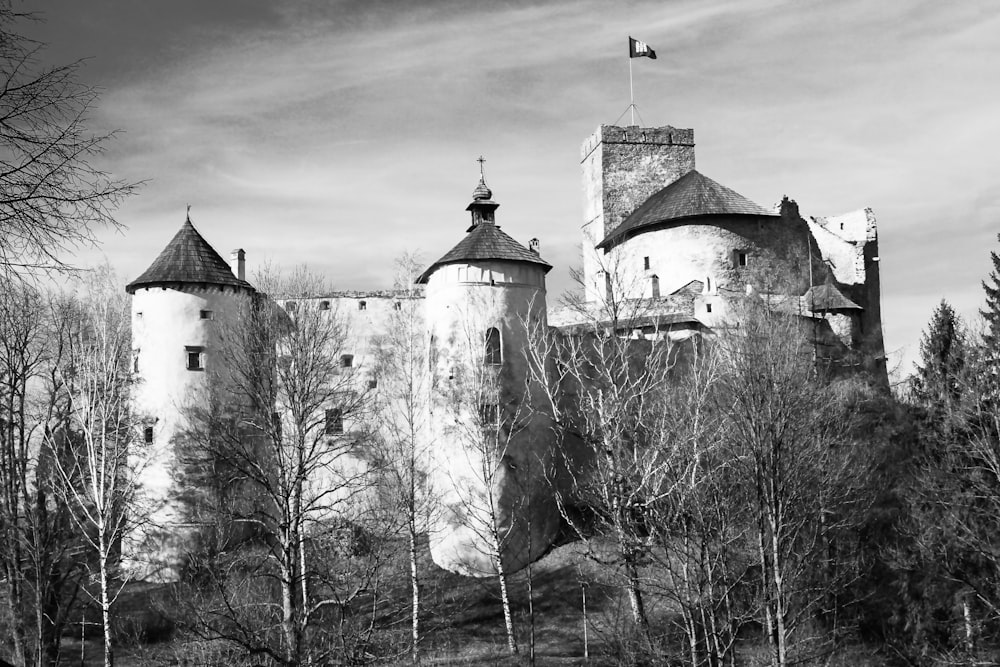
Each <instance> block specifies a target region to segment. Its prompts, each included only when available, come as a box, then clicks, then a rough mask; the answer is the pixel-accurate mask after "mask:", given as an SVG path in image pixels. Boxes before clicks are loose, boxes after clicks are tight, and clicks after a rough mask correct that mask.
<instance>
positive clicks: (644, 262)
mask: <svg viewBox="0 0 1000 667" xmlns="http://www.w3.org/2000/svg"><path fill="white" fill-rule="evenodd" d="M642 268H644V269H645V270H646V271H649V257H643V258H642Z"/></svg>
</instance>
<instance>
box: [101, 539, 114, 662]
mask: <svg viewBox="0 0 1000 667" xmlns="http://www.w3.org/2000/svg"><path fill="white" fill-rule="evenodd" d="M98 558H99V560H100V562H99V563H98V567H99V568H100V576H101V624H102V625H103V626H104V667H115V651H114V645H113V644H112V641H111V596H110V594H109V591H108V589H109V586H110V582H109V581H108V563H109V562H111V554H110V553H108V544H107V538H106V537H105V535H104V527H103V526H98Z"/></svg>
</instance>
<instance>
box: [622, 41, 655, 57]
mask: <svg viewBox="0 0 1000 667" xmlns="http://www.w3.org/2000/svg"><path fill="white" fill-rule="evenodd" d="M628 57H629V58H642V57H646V58H652V59H653V60H656V51H654V50H653V49H651V48H649V44H647V43H646V42H640V41H639V40H638V39H633V38H632V37H629V38H628Z"/></svg>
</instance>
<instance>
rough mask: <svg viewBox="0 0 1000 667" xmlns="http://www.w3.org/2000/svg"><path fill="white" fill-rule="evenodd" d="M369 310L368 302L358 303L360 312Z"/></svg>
mask: <svg viewBox="0 0 1000 667" xmlns="http://www.w3.org/2000/svg"><path fill="white" fill-rule="evenodd" d="M367 309H368V302H367V301H358V310H367Z"/></svg>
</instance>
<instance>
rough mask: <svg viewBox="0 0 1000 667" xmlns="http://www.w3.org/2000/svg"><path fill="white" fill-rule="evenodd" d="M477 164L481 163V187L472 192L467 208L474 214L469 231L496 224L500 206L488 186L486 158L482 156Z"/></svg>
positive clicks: (478, 186) (477, 160)
mask: <svg viewBox="0 0 1000 667" xmlns="http://www.w3.org/2000/svg"><path fill="white" fill-rule="evenodd" d="M476 162H478V163H479V185H477V186H476V189H475V190H473V191H472V203H471V204H469V205H468V206H467V207H466V209H465V210H466V211H469V212H471V213H472V226H471V227H469V231H471V230H472V229H474V228H475V227H476V226H478V225H480V224H483V223H485V224H490V225H492V224H495V221H494V214H493V212H494V211H496V209H497V207H498V206H500V205H499V204H497V203H496V202H495V201H493V191H492V190H490V189H489V187H487V186H486V167H485V166H484V165H485V163H486V158H484V157H483V156H482V155H480V156H479V157H478V158H477V159H476Z"/></svg>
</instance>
